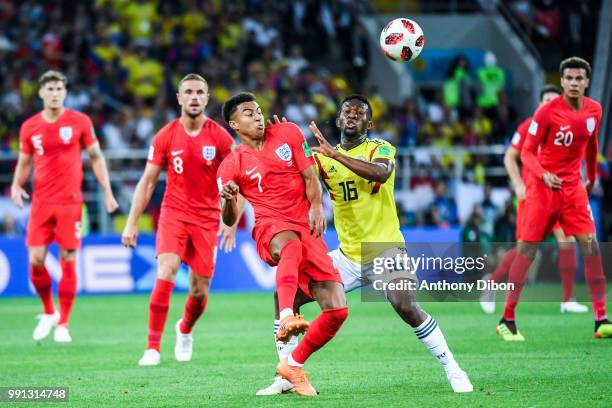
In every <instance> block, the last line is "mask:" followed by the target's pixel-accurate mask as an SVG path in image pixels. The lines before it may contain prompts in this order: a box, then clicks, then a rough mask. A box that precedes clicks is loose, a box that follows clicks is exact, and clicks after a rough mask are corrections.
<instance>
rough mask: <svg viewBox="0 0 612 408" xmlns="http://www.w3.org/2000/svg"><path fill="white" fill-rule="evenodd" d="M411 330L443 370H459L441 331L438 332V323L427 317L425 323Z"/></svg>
mask: <svg viewBox="0 0 612 408" xmlns="http://www.w3.org/2000/svg"><path fill="white" fill-rule="evenodd" d="M413 330H414V334H415V335H416V336H417V338H418V339H419V340H421V341H422V342H423V344H424V345H425V347H427V348H428V349H429V351H430V352H431V354H432V355H433V356H434V357H435V358H436V359H437V360H438V361H439V362H440V364H442V366H443V367H444V369H445V370H453V369H455V368H459V365H458V364H457V362H456V361H455V357H453V353H451V351H450V349H449V348H448V345H447V344H446V340H445V339H444V335H443V334H442V330H440V328H439V327H438V323H437V322H436V321H435V320H434V319H433V318H432V317H431V316H427V318H426V319H425V321H424V322H423V323H421V325H419V327H415V328H413Z"/></svg>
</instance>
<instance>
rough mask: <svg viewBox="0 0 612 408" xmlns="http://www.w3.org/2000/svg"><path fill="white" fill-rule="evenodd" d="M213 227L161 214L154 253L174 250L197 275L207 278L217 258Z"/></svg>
mask: <svg viewBox="0 0 612 408" xmlns="http://www.w3.org/2000/svg"><path fill="white" fill-rule="evenodd" d="M217 232H218V231H217V229H208V228H204V227H202V226H199V225H196V224H191V223H188V222H184V221H181V220H177V219H176V218H173V217H170V216H167V217H161V218H160V220H159V223H158V226H157V236H156V238H155V252H156V255H157V256H159V254H163V253H168V252H170V253H174V254H177V255H178V256H180V257H181V260H182V261H183V262H185V263H186V264H187V265H189V267H190V268H191V270H192V271H193V272H194V273H195V274H196V275H198V276H203V277H205V278H211V277H212V276H213V272H214V269H215V260H216V259H217Z"/></svg>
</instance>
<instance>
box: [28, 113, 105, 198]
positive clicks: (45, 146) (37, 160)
mask: <svg viewBox="0 0 612 408" xmlns="http://www.w3.org/2000/svg"><path fill="white" fill-rule="evenodd" d="M19 139H20V148H19V151H20V152H21V153H23V154H31V155H34V191H33V193H32V201H38V202H44V203H55V204H62V203H73V202H80V201H82V200H83V196H82V192H81V185H82V183H83V162H82V161H81V150H82V149H83V148H87V147H90V146H91V145H93V144H94V143H96V142H97V141H98V140H97V139H96V134H95V131H94V128H93V124H92V123H91V120H90V119H89V117H88V116H87V115H85V114H83V113H80V112H77V111H74V110H71V109H64V113H62V115H61V116H60V117H59V118H58V119H57V120H56V121H55V122H54V123H49V122H47V121H46V120H45V119H43V116H42V112H40V113H37V114H36V115H34V116H32V117H31V118H29V119H28V120H26V121H25V122H24V123H23V125H22V126H21V130H20V132H19Z"/></svg>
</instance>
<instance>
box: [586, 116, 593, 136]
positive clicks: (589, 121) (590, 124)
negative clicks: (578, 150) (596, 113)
mask: <svg viewBox="0 0 612 408" xmlns="http://www.w3.org/2000/svg"><path fill="white" fill-rule="evenodd" d="M586 125H587V130H588V131H589V136H590V135H592V134H593V131H594V130H595V118H588V119H587V120H586Z"/></svg>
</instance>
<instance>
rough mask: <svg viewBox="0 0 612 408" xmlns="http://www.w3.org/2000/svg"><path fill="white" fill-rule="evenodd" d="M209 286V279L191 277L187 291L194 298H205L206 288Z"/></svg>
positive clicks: (206, 294)
mask: <svg viewBox="0 0 612 408" xmlns="http://www.w3.org/2000/svg"><path fill="white" fill-rule="evenodd" d="M209 287H210V279H208V278H202V277H196V278H194V279H192V281H191V285H189V293H190V294H191V296H192V297H194V298H205V297H206V296H208V288H209Z"/></svg>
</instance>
